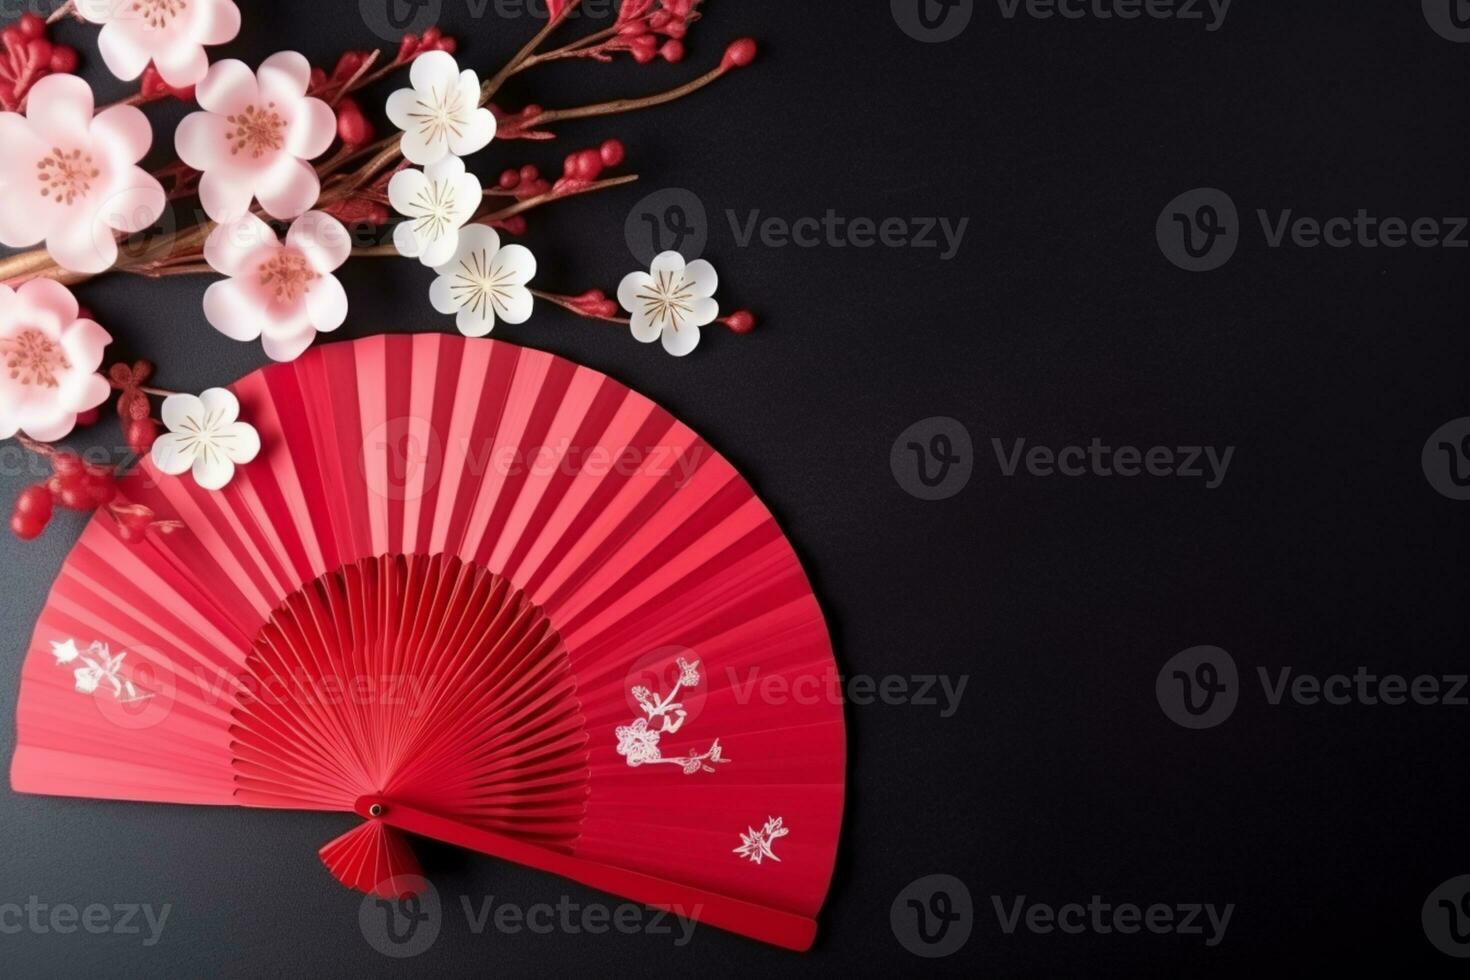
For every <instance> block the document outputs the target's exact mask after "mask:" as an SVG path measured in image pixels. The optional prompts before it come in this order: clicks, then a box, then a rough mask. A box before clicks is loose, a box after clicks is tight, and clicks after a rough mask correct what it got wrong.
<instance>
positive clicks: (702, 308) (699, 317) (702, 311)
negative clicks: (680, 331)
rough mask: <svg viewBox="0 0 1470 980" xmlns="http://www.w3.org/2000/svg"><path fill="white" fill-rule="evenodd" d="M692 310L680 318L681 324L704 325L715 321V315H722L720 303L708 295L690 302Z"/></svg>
mask: <svg viewBox="0 0 1470 980" xmlns="http://www.w3.org/2000/svg"><path fill="white" fill-rule="evenodd" d="M689 305H690V307H691V310H690V312H689V313H688V314H687V315H686V316H684V317H682V318H681V319H680V320H679V326H680V327H682V326H684V324H686V323H692V324H694V325H695V326H696V327H702V326H704V325H705V324H707V323H713V322H714V319H715V317H717V316H719V315H720V304H719V303H716V302H715V301H714V300H712V299H710V298H709V297H707V296H701V297H699V298H698V299H695V300H692V301H691V302H690V303H689Z"/></svg>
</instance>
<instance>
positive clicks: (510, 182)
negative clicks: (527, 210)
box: [500, 170, 521, 191]
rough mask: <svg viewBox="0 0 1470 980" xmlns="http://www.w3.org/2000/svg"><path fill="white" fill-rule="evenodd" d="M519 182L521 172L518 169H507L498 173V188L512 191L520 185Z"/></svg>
mask: <svg viewBox="0 0 1470 980" xmlns="http://www.w3.org/2000/svg"><path fill="white" fill-rule="evenodd" d="M520 183H521V172H520V171H519V170H507V171H506V172H505V173H503V174H501V175H500V189H501V190H503V191H513V190H515V189H516V188H517V187H518V186H520Z"/></svg>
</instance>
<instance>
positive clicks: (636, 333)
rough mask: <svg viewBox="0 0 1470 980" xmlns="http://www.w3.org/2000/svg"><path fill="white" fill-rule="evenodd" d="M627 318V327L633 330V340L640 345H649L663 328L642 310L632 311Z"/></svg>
mask: <svg viewBox="0 0 1470 980" xmlns="http://www.w3.org/2000/svg"><path fill="white" fill-rule="evenodd" d="M632 314H633V315H632V316H631V317H630V318H629V319H630V321H631V322H630V323H629V324H628V325H629V327H631V328H632V330H633V339H634V340H636V341H638V342H639V343H640V344H651V343H653V342H654V341H655V340H657V339H658V338H659V335H660V334H661V333H663V328H662V327H660V326H659V325H658V323H657V322H656V321H655V320H654V319H653V316H652V314H650V313H647V312H645V311H643V310H641V309H640V310H634V311H632Z"/></svg>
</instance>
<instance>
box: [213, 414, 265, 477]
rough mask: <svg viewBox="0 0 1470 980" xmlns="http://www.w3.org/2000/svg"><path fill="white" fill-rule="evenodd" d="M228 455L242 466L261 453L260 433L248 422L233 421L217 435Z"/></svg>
mask: <svg viewBox="0 0 1470 980" xmlns="http://www.w3.org/2000/svg"><path fill="white" fill-rule="evenodd" d="M216 438H217V439H218V440H219V442H220V445H221V447H222V448H223V449H224V453H225V455H226V456H228V457H229V458H230V460H231V461H232V462H235V463H239V464H240V465H241V466H243V465H245V464H246V463H248V462H250V461H251V460H253V459H255V457H257V456H259V455H260V433H259V432H256V431H255V426H253V425H250V424H249V423H247V422H232V423H230V424H229V425H227V426H225V427H224V428H223V429H221V430H220V432H219V434H218V435H217V436H216Z"/></svg>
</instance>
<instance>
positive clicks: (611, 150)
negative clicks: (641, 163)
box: [598, 140, 628, 167]
mask: <svg viewBox="0 0 1470 980" xmlns="http://www.w3.org/2000/svg"><path fill="white" fill-rule="evenodd" d="M598 152H599V155H600V156H601V157H602V162H603V164H604V165H605V166H609V167H616V166H620V165H621V164H622V162H623V160H624V159H625V158H626V157H627V153H628V151H627V150H626V149H624V147H623V144H622V141H621V140H608V141H607V142H606V143H604V144H602V147H601V149H600V150H599V151H598Z"/></svg>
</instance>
